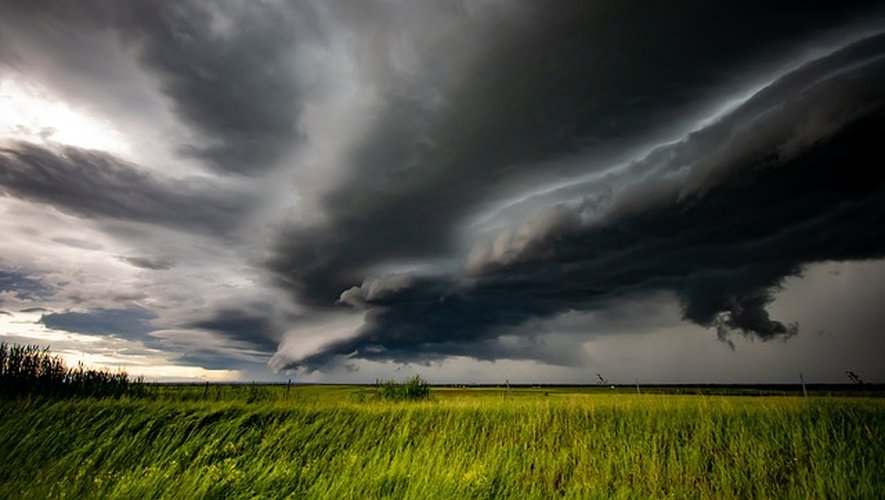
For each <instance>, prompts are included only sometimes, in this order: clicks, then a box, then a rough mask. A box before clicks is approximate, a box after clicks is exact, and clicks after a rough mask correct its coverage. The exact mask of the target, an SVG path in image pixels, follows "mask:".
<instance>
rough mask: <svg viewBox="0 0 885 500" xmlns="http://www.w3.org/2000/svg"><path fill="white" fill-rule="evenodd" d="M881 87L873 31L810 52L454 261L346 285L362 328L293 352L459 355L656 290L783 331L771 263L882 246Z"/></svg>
mask: <svg viewBox="0 0 885 500" xmlns="http://www.w3.org/2000/svg"><path fill="white" fill-rule="evenodd" d="M883 89H885V37H874V38H871V39H867V40H864V41H861V42H858V43H857V44H855V45H853V46H851V47H848V48H846V49H843V50H840V51H838V52H836V53H834V54H833V55H831V56H829V57H828V58H825V59H823V60H819V61H815V62H813V63H810V64H808V65H807V66H804V67H802V68H800V69H798V70H797V71H795V72H793V73H791V74H788V75H785V76H784V77H783V78H781V79H779V80H778V81H777V82H774V83H772V84H771V85H770V86H769V87H768V88H766V89H764V90H763V91H761V92H760V93H758V94H757V95H755V96H754V97H753V98H751V99H750V100H748V101H747V102H746V103H744V104H743V105H742V106H740V107H739V108H737V109H736V110H734V111H733V112H732V113H731V114H729V115H728V116H725V117H723V118H722V119H721V120H720V121H717V122H715V123H712V124H710V125H709V126H707V127H704V128H702V129H700V130H697V131H695V132H693V133H691V134H689V135H688V136H687V137H685V138H684V139H683V140H681V141H678V142H675V143H672V144H668V145H666V146H662V147H660V148H658V149H656V150H655V151H653V152H652V153H651V154H650V155H649V156H648V157H645V158H642V159H640V160H638V161H636V162H633V163H631V164H629V165H628V166H626V167H625V169H624V171H623V172H619V173H612V174H611V175H610V176H608V178H607V179H604V181H598V180H597V181H590V182H582V183H580V184H581V189H580V190H578V192H577V193H576V192H575V188H574V187H573V186H570V187H569V188H563V189H561V191H564V192H566V193H567V194H568V195H569V197H570V198H573V199H560V200H559V202H557V203H553V204H551V205H550V206H549V207H548V209H547V212H546V213H544V214H543V215H541V216H539V218H538V219H536V220H530V221H529V222H527V223H525V224H524V225H523V226H522V227H516V228H509V229H504V230H502V231H500V232H498V233H497V234H496V235H494V236H493V239H492V241H490V242H488V243H485V244H483V243H479V244H478V245H477V246H476V247H475V248H474V250H473V253H472V254H471V255H470V256H469V257H468V259H467V262H466V266H465V268H464V269H463V272H462V273H457V274H455V275H452V276H448V277H445V276H437V277H426V278H418V277H416V278H413V279H410V280H405V279H404V278H403V277H402V276H396V277H394V278H393V279H394V282H393V283H392V284H391V286H388V287H384V286H380V285H379V284H380V283H383V282H384V281H383V280H384V278H377V279H373V280H368V281H367V282H366V283H364V284H363V285H362V286H361V287H357V288H353V289H350V290H347V291H346V292H345V293H343V294H342V295H341V301H342V302H344V303H348V304H350V305H353V306H356V307H359V308H363V309H366V316H365V320H366V322H365V325H364V326H363V328H362V330H361V331H360V332H359V334H358V335H357V336H356V337H354V338H352V339H348V340H345V341H341V342H338V343H335V344H332V345H330V346H327V348H326V349H325V350H324V351H321V352H320V353H317V354H315V355H313V356H311V357H309V358H307V359H303V360H300V362H299V363H300V364H301V365H306V366H322V365H323V363H326V362H328V361H329V360H330V359H333V358H334V357H335V356H337V355H346V356H352V355H356V356H358V357H366V358H372V359H394V360H397V361H409V360H414V359H424V360H426V359H434V358H436V357H441V356H448V355H468V353H471V352H473V353H476V352H482V345H483V344H484V343H488V342H493V341H494V339H495V338H496V337H497V336H500V335H503V334H505V333H506V332H507V331H508V328H513V327H516V326H517V325H520V324H522V323H523V322H525V321H526V320H528V319H530V318H537V317H549V316H553V315H555V314H558V313H563V312H567V311H572V310H585V311H586V310H594V309H596V308H600V307H603V306H604V305H605V304H608V303H610V302H611V301H612V300H613V299H617V298H623V297H628V296H630V295H633V294H641V293H647V292H654V291H662V290H667V291H672V292H674V293H676V294H677V296H678V297H679V298H680V299H681V301H682V304H683V311H684V318H685V319H686V320H689V321H692V322H695V323H697V324H699V325H702V326H706V327H715V328H716V329H717V332H718V334H719V335H720V337H721V338H723V340H727V336H728V333H729V332H730V331H732V330H738V331H741V332H743V333H745V334H751V335H755V336H757V337H758V338H761V339H763V340H768V339H771V338H775V337H788V336H790V335H794V334H795V333H796V332H797V328H798V326H797V325H796V324H784V323H782V322H780V321H777V320H774V319H772V318H770V317H769V314H768V312H767V311H766V309H765V307H766V306H767V305H768V304H769V303H770V302H771V301H772V300H773V295H774V293H775V292H776V291H777V289H778V287H779V285H780V284H781V283H782V281H783V280H784V278H785V277H787V276H791V275H796V274H798V273H800V271H801V269H802V266H803V265H806V264H809V263H813V262H821V261H828V260H849V259H870V258H879V257H882V256H883V255H885V238H883V237H882V235H883V234H885V233H883V231H882V230H883V229H885V227H883V226H885V223H883V221H885V197H883V195H885V186H883V180H885V174H883V173H882V172H881V169H878V168H876V167H875V162H876V160H875V159H876V158H878V157H879V156H880V155H881V153H880V144H879V140H880V139H879V138H880V137H882V136H883V135H882V134H883V133H885V121H883V118H885V107H883V104H885V91H883ZM624 176H629V179H625V180H623V181H621V180H620V179H619V177H624ZM613 188H614V189H616V191H613ZM599 191H602V192H603V193H604V196H603V197H601V198H599V197H598V192H599ZM582 194H583V195H584V197H583V198H582V197H581V196H580V195H582ZM576 195H577V196H576ZM594 195H596V196H597V198H596V199H594V198H592V197H593V196H594ZM545 196H546V197H547V198H550V194H549V193H545ZM590 200H593V201H594V202H592V203H590V202H589V201H590ZM490 356H491V357H494V354H493V353H492V354H490Z"/></svg>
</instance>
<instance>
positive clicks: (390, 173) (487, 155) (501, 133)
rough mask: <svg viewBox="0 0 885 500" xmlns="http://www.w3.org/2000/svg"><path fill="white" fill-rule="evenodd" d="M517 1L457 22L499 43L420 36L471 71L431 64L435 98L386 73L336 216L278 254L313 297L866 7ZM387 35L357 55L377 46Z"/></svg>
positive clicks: (448, 237) (763, 66)
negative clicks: (502, 11) (457, 74)
mask: <svg viewBox="0 0 885 500" xmlns="http://www.w3.org/2000/svg"><path fill="white" fill-rule="evenodd" d="M519 7H520V8H516V7H515V8H514V9H513V10H514V11H517V12H519V14H516V15H513V16H510V17H507V18H506V19H505V20H503V21H500V22H498V23H496V22H495V20H492V21H488V20H476V19H472V18H470V17H469V16H467V15H464V14H463V13H462V15H461V16H460V17H459V16H456V15H453V17H452V18H451V19H446V20H447V22H449V23H450V24H452V25H454V26H457V27H460V29H461V30H462V31H466V32H468V33H470V32H471V31H472V30H476V29H478V28H482V29H485V30H486V31H488V32H489V34H488V39H486V40H483V41H484V42H487V46H482V47H480V48H477V49H474V50H460V49H459V47H458V45H457V40H456V39H451V38H447V37H441V38H440V39H435V43H430V42H428V43H427V44H425V45H420V44H418V45H417V48H416V49H415V50H419V51H421V52H419V54H418V56H417V59H418V60H425V59H433V60H435V59H434V58H442V59H443V60H445V61H446V63H447V64H448V65H449V66H447V67H451V66H456V67H457V66H458V65H456V64H454V63H452V61H459V60H460V61H461V66H460V67H461V68H462V71H463V72H464V74H465V75H469V77H465V78H453V77H452V76H451V75H446V74H439V75H437V74H436V73H434V68H433V65H428V67H427V68H425V67H423V66H422V67H421V68H420V69H421V71H422V72H424V73H428V74H429V75H430V76H429V77H426V78H425V79H422V80H421V81H420V85H421V86H422V88H424V87H426V86H427V85H425V83H424V82H425V80H427V81H429V82H431V83H430V85H429V86H430V87H431V88H432V90H433V92H430V94H432V95H433V96H435V97H422V96H421V95H420V94H419V93H417V92H414V91H413V89H412V88H411V87H410V86H409V85H408V81H409V80H408V78H405V77H403V78H401V79H399V80H397V79H396V78H395V77H394V76H391V75H390V73H394V74H395V68H390V69H389V71H388V72H386V73H384V74H383V75H382V76H380V77H377V78H379V79H382V83H376V85H378V86H380V87H381V88H382V89H384V92H383V93H382V94H381V95H382V96H384V97H385V98H386V100H385V101H384V105H383V107H382V111H381V112H380V113H379V115H380V116H379V117H378V119H377V120H376V122H375V124H374V125H373V127H372V128H371V130H370V131H369V132H368V133H367V134H366V136H365V137H364V138H363V140H362V141H361V142H360V144H359V145H357V147H356V148H355V151H354V152H353V155H352V165H350V169H349V170H350V172H351V175H350V176H349V177H347V178H345V179H344V181H343V182H341V183H340V184H339V185H338V186H336V187H335V188H334V189H333V190H332V191H331V192H329V193H328V194H326V195H325V197H324V198H323V201H322V205H323V211H324V214H325V218H324V220H325V221H326V222H324V223H323V224H320V225H313V226H297V227H292V228H291V229H290V230H289V231H287V232H286V233H285V234H284V235H282V236H281V238H280V239H279V242H278V245H277V249H276V255H275V256H274V257H273V258H272V259H271V260H270V263H269V267H270V268H271V269H272V270H273V271H274V272H275V273H276V274H277V276H278V277H279V281H280V283H281V284H282V285H283V286H285V287H288V288H290V289H291V290H293V291H294V292H295V294H296V296H297V297H298V299H299V300H301V301H305V302H309V303H313V304H321V305H328V304H330V303H333V302H334V301H335V300H336V299H337V297H338V294H339V293H340V291H341V290H342V289H346V288H348V287H350V286H352V285H354V284H357V283H359V282H361V281H362V279H363V278H364V277H365V276H366V274H367V272H368V271H369V270H370V269H371V268H372V266H374V265H376V264H383V263H389V262H395V261H397V260H417V259H422V258H434V257H444V256H446V255H447V254H449V253H450V252H451V251H452V250H453V248H454V246H455V243H456V242H455V241H454V240H455V234H454V233H455V232H456V231H457V230H458V228H459V227H460V225H461V224H462V223H463V220H464V219H465V217H467V216H469V215H470V213H471V212H472V211H474V210H476V208H477V207H478V206H481V205H483V204H485V203H488V202H490V201H492V200H493V197H495V196H499V195H500V194H501V189H502V187H506V186H507V185H508V184H515V183H518V182H520V181H522V182H529V181H532V180H539V179H544V178H547V179H549V178H555V177H563V176H567V175H568V174H569V173H570V171H569V170H568V169H563V168H560V169H559V170H557V168H556V167H554V166H552V165H550V164H543V163H539V162H541V161H543V160H548V159H555V158H559V157H563V156H567V155H569V154H573V153H577V152H583V153H591V154H599V155H605V154H612V152H613V151H615V150H616V149H617V148H618V147H619V145H624V144H629V143H630V142H631V141H635V140H636V139H637V137H641V136H642V135H643V134H646V133H650V132H651V131H653V130H655V129H656V128H657V127H659V126H660V125H661V124H663V123H668V122H671V121H673V120H674V119H675V118H677V117H679V116H682V115H684V114H685V112H686V110H687V109H690V108H691V106H692V105H695V102H696V101H698V100H705V99H712V97H713V96H714V95H716V94H717V93H721V92H722V90H723V88H726V89H727V88H728V84H729V82H731V81H733V80H736V79H742V78H743V79H745V78H747V75H746V74H745V73H744V66H749V65H750V64H753V65H754V66H753V71H755V72H757V73H765V71H766V70H771V69H773V68H774V67H775V66H776V62H777V63H779V62H782V59H784V58H787V57H788V56H790V55H795V53H796V52H797V51H796V47H797V44H796V43H795V42H796V41H797V40H800V39H804V38H806V37H808V36H809V34H810V33H815V32H816V31H819V30H821V29H823V28H826V27H830V26H834V25H836V24H837V23H838V22H840V21H841V20H845V19H849V18H852V16H854V15H856V14H857V13H858V12H863V10H862V9H861V6H860V5H858V6H856V8H851V9H848V8H844V7H837V6H835V5H834V4H828V3H823V2H821V3H812V4H808V5H807V9H806V8H803V9H801V10H796V9H794V8H793V6H792V5H791V4H788V3H775V4H771V5H767V6H766V8H765V9H760V8H758V7H753V6H750V5H747V4H744V3H738V2H728V3H723V2H715V3H712V2H707V3H680V4H673V3H667V4H660V5H648V4H645V3H643V4H639V3H633V4H624V3H616V4H600V3H588V2H572V3H562V2H558V3H555V4H552V3H544V2H528V3H525V4H519ZM662 19H666V22H661V20H662ZM505 21H506V22H505ZM458 29H459V28H453V31H455V32H458V33H460V31H458ZM367 31H368V30H367ZM390 32H391V33H394V34H396V33H399V31H396V30H391V31H390ZM373 35H374V36H373V38H370V39H369V42H372V43H368V42H367V43H365V44H363V45H360V46H358V47H357V49H356V50H357V51H358V54H360V55H362V52H359V51H360V50H361V49H360V47H363V46H365V47H366V48H365V49H364V50H366V51H370V50H371V49H376V50H377V46H378V45H379V43H378V41H377V39H378V38H379V37H380V36H381V35H379V34H378V33H375V32H373ZM391 36H394V35H391ZM391 43H393V42H391ZM388 50H389V49H388ZM774 54H776V55H774ZM372 55H373V53H369V54H366V55H365V57H366V58H371V57H372ZM443 56H444V57H443ZM376 59H382V60H385V61H386V59H384V58H380V57H376ZM373 60H374V59H373ZM385 67H386V66H385ZM422 74H423V73H422ZM404 82H405V83H404ZM440 82H442V83H440ZM437 101H439V102H440V103H442V104H438V105H436V104H434V103H436V102H437ZM571 173H573V171H572V172H571Z"/></svg>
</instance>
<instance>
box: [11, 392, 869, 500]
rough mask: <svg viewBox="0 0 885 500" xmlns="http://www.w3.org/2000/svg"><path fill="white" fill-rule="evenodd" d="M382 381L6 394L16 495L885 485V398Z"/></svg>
mask: <svg viewBox="0 0 885 500" xmlns="http://www.w3.org/2000/svg"><path fill="white" fill-rule="evenodd" d="M376 391H377V389H376V388H374V387H356V386H293V387H291V388H287V387H286V386H260V385H259V386H249V385H244V386H179V387H158V388H157V387H155V388H151V390H149V391H147V393H148V395H147V396H140V397H129V396H123V397H121V398H117V399H95V398H67V399H53V400H45V399H44V400H41V399H35V398H26V399H10V400H6V401H0V450H3V452H2V456H3V459H2V460H0V498H41V499H42V498H62V497H65V498H92V497H101V498H282V497H291V498H316V497H321V498H376V497H388V498H401V497H406V498H500V497H511V498H550V497H554V496H563V495H564V496H567V497H580V498H588V497H627V496H639V497H655V498H657V497H665V496H671V497H680V498H681V497H716V498H722V497H740V498H748V497H784V496H787V497H805V498H808V497H813V498H828V497H836V498H876V497H878V498H881V497H882V496H883V495H885V433H883V429H885V398H880V397H846V396H831V397H827V396H813V397H807V398H806V397H801V392H800V393H799V394H798V395H791V396H762V397H747V396H723V395H684V394H683V395H677V394H641V395H639V394H635V392H634V393H630V392H628V391H626V390H622V391H610V390H608V389H600V388H519V389H512V390H510V391H509V392H508V391H506V390H505V389H503V388H472V389H454V388H434V389H432V390H431V392H430V395H429V398H428V399H425V400H422V401H419V402H409V401H405V402H396V401H389V400H384V399H381V398H379V397H378V395H377V394H376Z"/></svg>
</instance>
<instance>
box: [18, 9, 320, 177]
mask: <svg viewBox="0 0 885 500" xmlns="http://www.w3.org/2000/svg"><path fill="white" fill-rule="evenodd" d="M4 10H5V14H6V16H8V18H9V19H10V22H9V23H8V24H7V26H6V29H8V30H10V31H11V32H13V33H15V36H14V37H13V39H14V40H17V41H27V43H30V44H34V45H38V46H40V48H41V50H42V51H44V52H50V51H52V52H55V53H56V54H55V56H56V57H55V59H56V60H57V61H58V63H59V64H68V61H70V60H71V59H75V60H77V61H80V62H81V64H80V65H79V66H80V68H82V67H88V68H90V70H91V71H92V72H94V73H96V74H101V73H108V74H111V75H113V74H114V73H113V71H112V70H108V69H107V68H104V67H103V66H102V64H103V61H101V60H96V59H95V58H94V57H90V54H89V53H85V54H84V53H83V50H82V49H83V47H82V45H83V44H85V45H87V46H88V45H89V44H90V43H94V42H93V41H89V40H85V39H83V37H81V36H80V35H81V33H83V32H101V31H104V30H110V31H112V32H114V33H116V34H117V35H118V39H119V40H120V41H121V42H122V43H124V44H125V45H126V46H127V47H129V48H130V49H131V50H132V51H134V53H135V54H138V57H139V59H140V61H141V63H142V66H143V68H144V70H145V71H146V72H147V73H148V74H149V75H150V77H152V78H153V79H154V80H155V85H156V86H157V87H158V88H159V90H160V91H161V92H162V93H163V94H164V95H165V96H166V97H167V98H168V101H169V105H170V108H171V110H172V111H173V112H174V113H175V114H176V115H177V116H178V117H179V118H180V119H181V120H182V121H183V122H184V123H185V124H187V125H188V126H190V127H191V129H192V131H193V132H194V133H195V135H196V139H197V141H198V142H197V143H195V144H186V143H185V144H181V146H180V147H179V152H180V153H182V154H183V155H185V156H191V157H197V158H200V159H202V160H205V161H206V162H207V163H208V164H209V165H210V166H212V167H214V168H217V169H219V170H220V171H222V172H234V173H239V174H256V173H259V172H262V171H266V169H267V168H268V167H270V166H273V165H275V164H276V162H278V161H279V160H280V159H282V158H283V157H284V156H285V155H286V154H287V153H288V152H289V151H290V150H291V149H292V147H293V146H294V145H296V144H297V143H298V141H299V140H300V138H299V134H298V127H297V120H298V116H299V113H300V108H301V106H302V104H303V102H302V98H303V95H302V94H303V93H305V92H306V91H307V89H306V88H305V87H307V86H309V85H311V84H312V81H311V80H312V77H310V76H309V75H304V74H303V73H300V72H303V71H305V70H309V68H299V67H298V65H299V64H301V65H302V66H303V65H305V64H306V62H304V61H300V60H299V52H298V49H299V47H300V46H301V45H303V44H304V42H305V41H311V42H312V43H321V42H322V29H321V26H322V23H321V22H320V19H319V18H318V17H317V14H316V12H314V8H313V6H312V4H310V3H307V2H298V3H287V4H285V5H277V4H273V3H267V2H260V3H255V2H239V1H234V0H231V1H220V2H198V1H183V2H174V3H164V2H160V3H158V2H153V1H146V0H138V1H135V2H128V3H126V4H120V3H119V2H113V1H108V0H88V1H85V2H78V3H77V4H71V3H68V2H55V1H51V0H37V1H34V2H17V1H13V2H9V3H8V5H5V9H4ZM32 32H35V33H37V34H39V36H37V37H33V36H32ZM0 57H3V58H4V59H7V60H11V61H10V62H11V63H13V64H19V63H21V61H17V60H15V59H16V58H17V57H18V58H19V59H20V56H17V54H16V53H15V50H14V46H13V49H11V50H10V53H9V54H5V56H4V54H3V53H0ZM70 69H71V70H77V69H78V68H76V67H74V68H70ZM99 80H100V79H99ZM106 83H107V84H108V87H110V88H112V87H113V83H112V82H106Z"/></svg>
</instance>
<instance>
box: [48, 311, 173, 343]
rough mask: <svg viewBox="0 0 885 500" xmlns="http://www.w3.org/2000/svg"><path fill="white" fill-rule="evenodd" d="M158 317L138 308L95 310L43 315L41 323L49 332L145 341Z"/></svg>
mask: <svg viewBox="0 0 885 500" xmlns="http://www.w3.org/2000/svg"><path fill="white" fill-rule="evenodd" d="M157 317H158V315H157V314H156V313H155V312H153V311H151V310H149V309H145V308H142V307H138V306H132V307H128V308H126V309H93V310H90V311H87V312H82V313H81V312H66V313H52V314H44V315H43V316H42V317H41V318H40V323H42V324H44V325H45V326H46V327H47V328H53V329H56V330H64V331H66V332H74V333H85V334H87V335H120V336H121V337H123V338H127V339H132V340H143V339H144V336H145V335H147V334H148V333H149V332H151V331H152V330H155V328H154V327H153V326H151V320H153V319H156V318H157Z"/></svg>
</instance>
